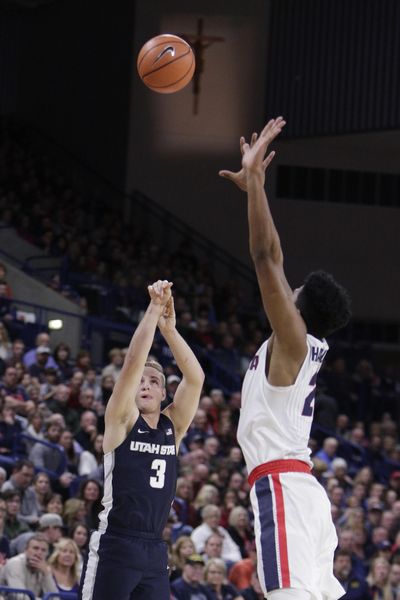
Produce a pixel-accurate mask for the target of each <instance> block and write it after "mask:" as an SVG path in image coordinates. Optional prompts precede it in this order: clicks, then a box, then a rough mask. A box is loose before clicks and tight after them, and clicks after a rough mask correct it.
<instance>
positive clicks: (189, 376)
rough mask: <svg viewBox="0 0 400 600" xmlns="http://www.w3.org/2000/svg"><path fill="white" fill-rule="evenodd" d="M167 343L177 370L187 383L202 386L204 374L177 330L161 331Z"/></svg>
mask: <svg viewBox="0 0 400 600" xmlns="http://www.w3.org/2000/svg"><path fill="white" fill-rule="evenodd" d="M161 333H162V335H163V337H164V339H165V341H166V342H167V344H168V346H169V348H170V350H171V352H172V354H173V356H174V359H175V361H176V364H177V365H178V368H179V369H180V371H181V372H182V375H183V376H184V378H185V379H186V381H187V382H188V383H196V384H198V385H200V386H201V385H203V381H204V372H203V369H202V368H201V366H200V363H199V361H198V360H197V358H196V356H195V354H194V352H193V350H192V349H191V348H190V346H189V345H188V344H187V343H186V342H185V340H184V339H183V337H182V336H181V334H180V333H179V331H177V329H173V330H167V329H165V330H161Z"/></svg>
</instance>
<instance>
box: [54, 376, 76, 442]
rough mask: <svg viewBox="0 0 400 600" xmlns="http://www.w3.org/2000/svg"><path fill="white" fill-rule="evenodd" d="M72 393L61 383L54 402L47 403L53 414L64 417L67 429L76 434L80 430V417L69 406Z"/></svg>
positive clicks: (57, 388)
mask: <svg viewBox="0 0 400 600" xmlns="http://www.w3.org/2000/svg"><path fill="white" fill-rule="evenodd" d="M70 393H71V391H70V388H69V387H68V386H67V385H65V384H64V383H60V384H59V385H58V386H57V387H56V390H55V393H54V396H53V398H52V400H50V401H49V402H48V403H47V407H48V409H49V410H50V411H51V412H52V413H58V414H60V415H62V416H63V417H64V419H65V424H66V426H67V428H68V429H69V430H70V431H72V433H76V432H77V431H78V429H79V415H78V411H77V410H75V408H71V407H70V406H69V397H70Z"/></svg>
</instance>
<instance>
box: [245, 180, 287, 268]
mask: <svg viewBox="0 0 400 600" xmlns="http://www.w3.org/2000/svg"><path fill="white" fill-rule="evenodd" d="M247 213H248V221H249V246H250V254H251V257H252V259H253V261H254V262H255V263H256V262H257V261H259V260H265V259H271V260H274V261H275V262H278V261H281V260H282V249H281V243H280V239H279V235H278V232H277V230H276V227H275V224H274V221H273V218H272V215H271V211H270V208H269V204H268V199H267V196H266V193H265V189H264V176H263V173H258V172H252V173H250V174H248V176H247Z"/></svg>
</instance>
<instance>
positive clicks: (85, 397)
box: [76, 385, 96, 417]
mask: <svg viewBox="0 0 400 600" xmlns="http://www.w3.org/2000/svg"><path fill="white" fill-rule="evenodd" d="M76 410H77V412H78V415H79V417H80V416H81V415H82V413H84V412H85V411H87V410H91V411H92V412H94V413H95V412H96V405H95V398H94V391H93V390H91V389H90V388H86V389H85V388H84V387H83V385H82V388H81V393H80V396H79V406H78V407H77V409H76Z"/></svg>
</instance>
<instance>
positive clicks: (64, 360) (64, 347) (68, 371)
mask: <svg viewBox="0 0 400 600" xmlns="http://www.w3.org/2000/svg"><path fill="white" fill-rule="evenodd" d="M54 361H55V363H56V365H57V370H58V372H59V374H60V380H61V381H62V382H66V381H68V380H69V379H71V377H72V375H73V367H72V362H71V349H70V347H69V346H68V344H64V342H60V343H59V344H57V346H56V347H55V349H54Z"/></svg>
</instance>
